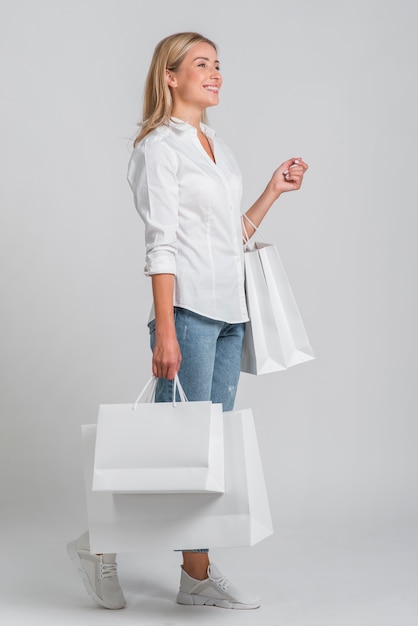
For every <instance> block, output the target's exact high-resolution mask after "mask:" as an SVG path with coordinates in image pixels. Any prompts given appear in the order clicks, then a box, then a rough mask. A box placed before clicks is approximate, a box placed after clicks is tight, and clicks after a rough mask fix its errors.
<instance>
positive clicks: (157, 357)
mask: <svg viewBox="0 0 418 626" xmlns="http://www.w3.org/2000/svg"><path fill="white" fill-rule="evenodd" d="M221 86H222V76H221V73H220V65H219V60H218V58H217V48H216V45H215V44H214V43H213V42H212V41H210V40H209V39H207V38H205V37H203V36H201V35H199V34H197V33H179V34H176V35H172V36H169V37H166V38H165V39H163V40H162V41H161V42H160V43H159V44H158V45H157V47H156V49H155V52H154V56H153V59H152V62H151V66H150V69H149V73H148V77H147V81H146V86H145V94H144V109H143V122H142V125H141V130H140V133H139V135H138V136H137V138H136V140H135V143H134V146H135V147H134V151H133V153H132V157H131V160H130V164H129V171H128V180H129V183H130V185H131V188H132V190H133V193H134V200H135V205H136V208H137V210H138V212H139V214H140V216H141V217H142V219H143V221H144V223H145V237H146V265H145V273H146V275H148V276H151V280H152V290H153V304H154V306H153V309H152V313H151V321H150V323H149V328H150V334H151V347H152V350H153V357H152V371H153V374H154V375H155V376H157V377H158V378H159V381H158V385H157V392H156V401H159V402H166V401H170V400H171V399H172V397H173V384H174V383H173V379H174V377H175V375H176V374H177V373H178V375H179V379H180V382H181V384H182V386H183V388H184V391H185V393H186V396H187V397H188V399H189V400H191V401H193V400H212V402H217V403H222V404H223V408H224V410H225V411H230V410H232V408H233V405H234V400H235V395H236V390H237V384H238V379H239V373H240V362H241V349H242V340H243V335H244V324H245V322H246V321H247V320H248V315H247V309H246V303H245V293H244V274H243V248H242V226H241V214H240V201H241V176H240V172H239V169H238V166H237V164H236V162H235V159H234V157H233V156H232V154H231V152H230V151H229V149H228V148H227V146H226V145H225V144H224V143H223V142H222V141H221V140H220V139H218V138H217V137H216V136H215V133H214V132H213V131H212V130H211V129H210V128H209V127H208V126H207V125H206V124H205V123H204V122H205V121H206V109H207V108H208V107H211V106H215V105H217V104H218V102H219V91H220V89H221ZM307 167H308V166H307V164H306V163H304V162H303V161H302V159H301V158H297V159H296V158H293V159H290V160H288V161H286V162H285V163H283V164H282V165H281V166H280V167H279V168H278V169H277V170H276V171H275V172H274V174H273V176H272V178H271V180H270V181H269V183H268V184H267V187H266V188H265V190H264V192H263V193H262V195H261V196H260V197H259V198H258V200H257V201H256V202H255V203H254V204H253V205H252V206H251V208H250V209H249V210H248V211H247V216H248V217H249V218H250V220H251V222H252V223H254V224H255V225H256V226H258V225H259V224H260V222H261V221H262V219H263V217H264V216H265V214H266V213H267V211H268V210H269V209H270V207H271V206H272V204H273V203H274V202H275V200H277V198H278V197H279V196H280V195H281V193H283V192H286V191H292V190H294V189H299V187H300V185H301V183H302V179H303V175H304V173H305V171H306V170H307ZM247 231H248V233H249V235H250V236H251V235H252V234H253V228H252V227H251V226H249V225H248V224H247ZM70 551H71V554H72V558H73V560H74V561H75V562H76V564H77V566H78V569H79V570H80V572H81V573H82V576H83V577H84V581H85V584H86V586H87V588H88V590H89V591H90V593H91V595H93V597H94V598H95V599H96V600H97V601H98V602H99V603H100V604H101V605H102V606H106V607H107V608H122V607H123V606H125V599H124V597H123V593H122V590H121V589H120V587H119V583H118V579H117V575H116V564H115V555H90V553H89V550H88V535H84V536H82V537H81V538H79V539H78V540H77V541H76V542H73V543H72V544H70ZM177 602H179V603H180V604H200V605H216V606H221V607H224V608H234V609H253V608H257V607H258V606H260V600H259V599H258V598H257V597H255V596H254V595H253V594H250V593H246V592H242V591H240V590H239V589H238V588H237V587H235V586H234V585H232V584H231V583H230V582H229V581H228V580H227V579H226V578H225V577H224V576H223V575H222V574H221V573H220V572H219V570H218V569H217V568H216V566H215V565H214V564H212V563H210V561H209V555H208V551H207V550H206V549H196V550H184V551H183V565H182V569H181V578H180V590H179V593H178V595H177Z"/></svg>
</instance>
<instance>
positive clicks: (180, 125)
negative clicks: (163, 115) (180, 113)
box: [170, 117, 216, 139]
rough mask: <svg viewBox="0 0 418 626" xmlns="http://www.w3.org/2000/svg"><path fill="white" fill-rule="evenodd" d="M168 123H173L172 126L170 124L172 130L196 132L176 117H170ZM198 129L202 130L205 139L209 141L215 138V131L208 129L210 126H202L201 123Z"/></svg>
mask: <svg viewBox="0 0 418 626" xmlns="http://www.w3.org/2000/svg"><path fill="white" fill-rule="evenodd" d="M170 122H174V123H173V124H170V125H171V127H172V128H176V129H178V130H180V131H182V132H184V131H189V132H191V131H194V132H196V128H195V127H194V126H192V125H191V124H189V123H188V122H185V121H184V120H181V119H180V118H178V117H171V118H170ZM200 128H201V129H202V131H203V133H204V134H205V135H206V136H207V137H210V138H211V139H212V138H213V137H215V134H216V133H215V131H214V130H213V128H210V126H207V124H204V123H203V122H201V123H200Z"/></svg>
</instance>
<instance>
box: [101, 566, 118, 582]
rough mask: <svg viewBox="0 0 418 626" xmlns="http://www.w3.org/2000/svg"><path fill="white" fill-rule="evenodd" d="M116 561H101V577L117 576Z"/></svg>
mask: <svg viewBox="0 0 418 626" xmlns="http://www.w3.org/2000/svg"><path fill="white" fill-rule="evenodd" d="M116 575H117V570H116V563H102V562H100V563H99V578H100V580H102V579H103V578H110V576H116Z"/></svg>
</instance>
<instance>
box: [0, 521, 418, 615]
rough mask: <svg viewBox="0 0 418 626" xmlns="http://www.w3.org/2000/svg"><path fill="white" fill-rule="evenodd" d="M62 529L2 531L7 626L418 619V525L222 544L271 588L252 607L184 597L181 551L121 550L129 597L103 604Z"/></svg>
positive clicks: (222, 562)
mask: <svg viewBox="0 0 418 626" xmlns="http://www.w3.org/2000/svg"><path fill="white" fill-rule="evenodd" d="M66 532H67V531H66ZM61 533H62V529H59V528H58V529H55V530H54V531H50V532H49V533H48V537H47V536H46V533H45V532H43V533H42V532H41V531H40V530H39V529H37V528H36V527H35V528H33V527H32V528H30V530H29V528H28V529H25V528H24V527H20V528H9V529H8V530H7V532H6V533H5V534H4V535H3V537H5V536H6V537H7V538H8V541H7V545H5V546H4V547H3V548H2V552H3V556H5V559H4V561H3V562H4V563H5V566H4V569H3V576H2V579H3V582H2V585H1V587H2V594H4V595H3V599H2V600H1V607H2V608H1V613H0V614H1V617H0V623H1V625H2V626H3V625H4V626H15V625H19V626H20V625H21V624H30V625H31V626H33V625H34V624H37V623H40V624H42V625H43V626H49V625H54V626H56V625H57V624H59V625H60V626H67V625H68V626H70V625H71V626H74V625H77V626H95V625H96V624H104V625H106V624H112V625H114V624H121V625H123V626H124V625H125V624H132V625H134V624H135V626H141V625H146V626H183V625H184V626H188V625H190V626H192V625H194V624H201V625H202V626H203V625H209V624H216V625H217V626H218V625H223V624H234V625H239V626H241V625H242V626H417V625H418V533H417V529H409V530H407V529H401V530H400V529H398V530H393V529H392V530H390V531H389V530H381V531H374V532H370V531H368V532H366V531H364V530H363V531H354V530H350V531H348V530H341V529H333V530H329V531H326V532H325V531H321V532H320V531H316V532H314V531H310V532H308V531H303V530H299V531H296V530H286V529H282V530H281V531H279V532H276V535H275V536H274V537H272V538H269V539H267V540H265V541H264V542H262V543H261V544H258V545H257V546H254V547H253V548H243V549H235V548H234V549H231V550H227V549H223V550H216V551H213V552H212V553H211V554H212V560H213V561H214V562H215V563H216V564H217V565H218V566H219V567H220V569H221V570H222V571H223V573H224V574H227V575H228V577H230V578H233V580H234V582H235V583H239V584H240V585H241V586H243V587H246V588H253V589H254V590H256V592H257V593H259V594H260V595H261V596H262V598H263V604H262V607H261V608H260V609H257V610H253V611H230V610H229V611H228V610H224V609H218V608H214V607H182V606H179V605H177V604H176V603H175V594H176V591H177V587H178V578H179V557H178V555H176V554H168V555H167V554H166V553H164V554H163V553H161V554H159V553H157V554H155V553H153V554H151V553H149V554H141V555H138V554H120V555H119V556H118V563H119V578H120V580H121V584H122V586H123V589H124V591H125V595H126V598H127V601H128V606H127V608H125V609H123V610H121V611H108V610H106V609H101V608H99V607H96V606H95V604H94V603H93V601H91V600H90V598H89V597H88V596H87V595H86V594H85V591H84V587H83V586H82V583H81V580H79V579H78V574H77V573H76V571H75V570H73V566H72V564H71V561H70V560H69V559H68V557H67V555H66V552H65V540H66V539H67V537H63V536H61ZM5 572H7V576H4V573H5Z"/></svg>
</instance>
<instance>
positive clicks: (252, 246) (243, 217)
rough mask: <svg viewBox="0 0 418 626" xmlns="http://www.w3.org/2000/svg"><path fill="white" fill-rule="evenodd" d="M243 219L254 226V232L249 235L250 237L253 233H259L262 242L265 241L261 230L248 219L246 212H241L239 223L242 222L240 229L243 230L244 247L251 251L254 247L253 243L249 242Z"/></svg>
mask: <svg viewBox="0 0 418 626" xmlns="http://www.w3.org/2000/svg"><path fill="white" fill-rule="evenodd" d="M244 220H247V222H248V223H249V224H251V226H252V227H253V228H254V233H253V234H252V235H251V237H253V236H254V234H255V233H257V235H259V236H260V237H261V239H262V240H263V241H264V242H266V238H265V237H264V235H263V234H262V232H261V230H260V229H259V228H258V227H257V226H256V225H255V224H254V222H253V221H252V220H250V218H249V217H248V215H247V214H246V213H243V214H242V215H241V223H242V230H243V231H244V241H245V244H244V249H245V250H247V251H251V250H253V249H254V245H253V244H251V243H250V239H251V237H250V236H249V235H248V231H247V227H246V225H245V221H244Z"/></svg>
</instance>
